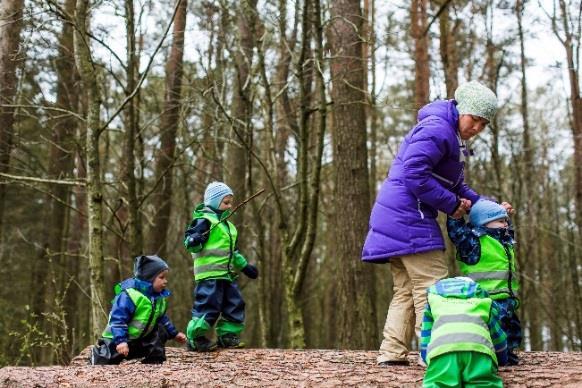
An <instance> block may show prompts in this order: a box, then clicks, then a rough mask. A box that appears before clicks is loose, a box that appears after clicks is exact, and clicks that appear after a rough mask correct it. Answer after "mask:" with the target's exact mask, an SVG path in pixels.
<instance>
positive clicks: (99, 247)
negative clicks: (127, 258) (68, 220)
mask: <svg viewBox="0 0 582 388" xmlns="http://www.w3.org/2000/svg"><path fill="white" fill-rule="evenodd" d="M88 16H89V0H78V1H77V7H76V10H75V21H76V23H75V24H76V28H75V39H74V45H75V62H76V64H77V69H78V70H79V74H80V76H81V81H82V83H83V88H84V91H85V93H86V94H87V119H86V125H87V143H86V147H87V150H86V152H87V169H86V172H87V196H88V207H89V208H88V211H89V222H88V227H89V271H90V280H89V287H90V290H91V318H92V319H91V323H92V333H93V336H94V337H95V338H97V337H99V335H101V330H103V328H104V327H105V323H106V318H107V314H106V312H105V309H106V306H107V301H106V300H105V288H104V287H105V285H104V277H103V267H104V263H103V212H102V210H103V188H102V182H101V163H100V159H99V137H100V135H101V120H100V118H99V111H100V108H101V91H100V88H99V83H98V81H97V69H96V68H95V67H94V66H93V58H92V57H91V51H90V38H89V36H88V31H87V27H88V24H89V23H88Z"/></svg>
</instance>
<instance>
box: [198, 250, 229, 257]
mask: <svg viewBox="0 0 582 388" xmlns="http://www.w3.org/2000/svg"><path fill="white" fill-rule="evenodd" d="M206 256H219V257H225V256H230V251H229V250H226V249H203V250H201V251H200V252H198V253H195V256H194V258H195V259H197V258H199V257H206Z"/></svg>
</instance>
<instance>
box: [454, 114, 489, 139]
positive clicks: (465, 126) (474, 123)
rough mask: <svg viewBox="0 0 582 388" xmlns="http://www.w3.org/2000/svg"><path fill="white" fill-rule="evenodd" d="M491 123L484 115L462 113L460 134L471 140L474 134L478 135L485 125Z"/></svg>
mask: <svg viewBox="0 0 582 388" xmlns="http://www.w3.org/2000/svg"><path fill="white" fill-rule="evenodd" d="M487 124H489V121H487V120H486V119H484V118H483V117H479V116H474V115H461V116H460V117H459V134H460V135H461V139H463V140H469V139H470V138H472V137H473V136H477V135H478V134H479V133H481V131H483V130H484V129H485V127H486V126H487Z"/></svg>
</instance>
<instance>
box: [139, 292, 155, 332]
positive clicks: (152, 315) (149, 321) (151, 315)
mask: <svg viewBox="0 0 582 388" xmlns="http://www.w3.org/2000/svg"><path fill="white" fill-rule="evenodd" d="M156 302H157V299H154V300H153V301H152V313H151V314H150V317H149V318H148V322H147V323H146V325H145V327H144V328H143V331H142V333H141V335H140V336H139V338H142V337H144V336H145V335H146V333H147V331H148V330H149V328H150V325H151V323H152V319H153V318H154V315H156Z"/></svg>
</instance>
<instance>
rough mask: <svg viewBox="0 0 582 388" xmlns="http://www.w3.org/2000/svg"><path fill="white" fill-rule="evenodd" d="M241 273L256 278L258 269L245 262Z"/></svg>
mask: <svg viewBox="0 0 582 388" xmlns="http://www.w3.org/2000/svg"><path fill="white" fill-rule="evenodd" d="M242 273H244V274H245V275H247V277H249V278H251V279H256V278H258V277H259V270H258V269H257V267H255V266H254V265H252V264H247V266H246V267H244V268H243V269H242Z"/></svg>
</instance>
